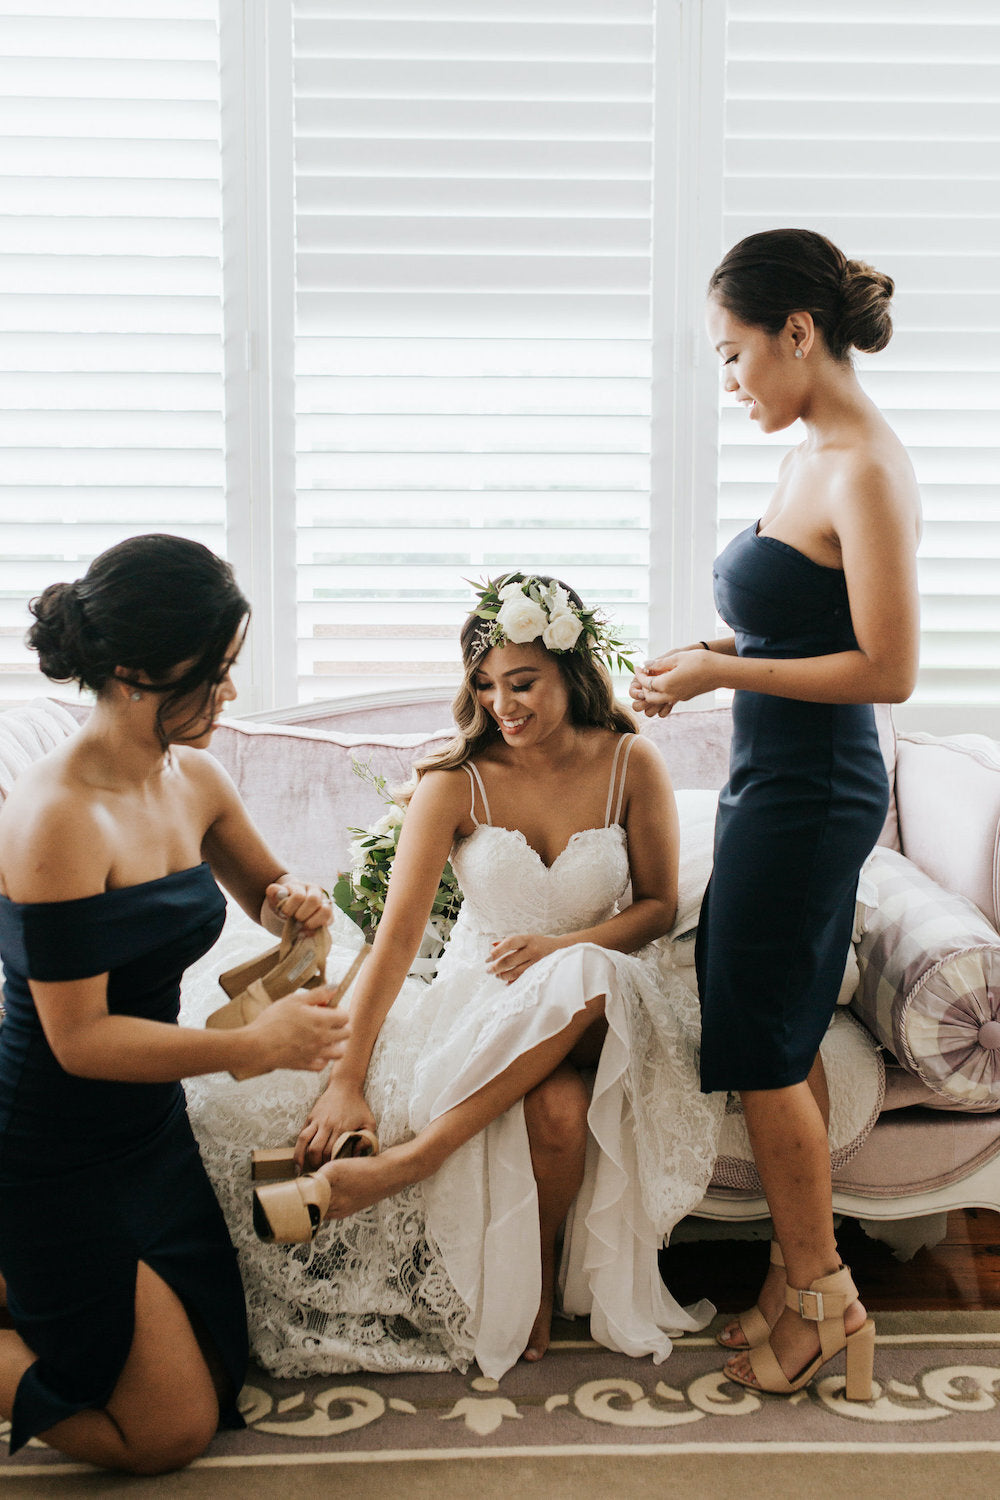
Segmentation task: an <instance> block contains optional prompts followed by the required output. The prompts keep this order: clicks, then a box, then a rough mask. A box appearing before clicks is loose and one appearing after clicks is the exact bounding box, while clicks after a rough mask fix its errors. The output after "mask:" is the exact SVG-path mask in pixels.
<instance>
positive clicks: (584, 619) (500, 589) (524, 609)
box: [469, 573, 635, 672]
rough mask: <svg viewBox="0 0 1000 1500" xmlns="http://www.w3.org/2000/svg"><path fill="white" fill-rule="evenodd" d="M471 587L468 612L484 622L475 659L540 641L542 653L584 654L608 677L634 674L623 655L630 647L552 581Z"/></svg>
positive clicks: (512, 580) (514, 578)
mask: <svg viewBox="0 0 1000 1500" xmlns="http://www.w3.org/2000/svg"><path fill="white" fill-rule="evenodd" d="M469 581H470V582H471V580H469ZM472 587H473V590H474V591H475V593H476V594H477V595H478V598H479V603H478V605H477V606H476V608H475V609H474V610H473V611H472V613H473V615H476V616H478V618H479V619H481V620H484V621H485V622H486V623H485V624H484V625H481V626H480V628H479V630H478V631H477V632H476V638H475V646H474V650H475V655H476V657H477V658H478V657H479V656H481V655H483V654H484V653H485V652H487V651H490V650H492V648H493V647H494V646H503V645H505V644H506V642H508V641H510V642H512V643H513V644H514V645H516V646H523V645H526V644H527V643H528V642H529V641H537V640H538V639H539V638H540V639H541V642H542V645H543V646H544V647H545V648H546V650H547V651H555V652H564V651H577V652H580V653H581V654H582V653H583V652H585V651H589V652H590V653H591V654H592V655H593V656H596V657H598V658H600V660H602V661H603V662H604V663H605V664H606V666H607V667H608V670H609V671H611V672H614V671H615V670H617V671H619V672H633V671H634V670H635V668H634V667H633V665H632V663H631V661H630V660H629V659H628V657H627V656H626V655H625V654H624V653H625V651H626V650H628V649H629V642H628V641H626V640H625V639H624V638H623V637H621V636H618V635H616V634H615V633H614V631H613V630H611V629H610V627H609V625H608V623H607V621H606V620H605V618H604V616H603V615H601V614H599V613H598V612H597V610H593V609H584V608H583V607H582V606H578V605H576V604H574V603H573V601H572V600H571V599H570V596H569V593H568V591H567V590H566V589H565V588H563V586H562V584H561V583H557V582H556V581H555V580H554V579H553V580H552V581H551V582H549V583H546V582H545V581H544V580H543V579H541V578H534V577H530V576H529V577H526V578H522V577H519V576H518V575H517V574H516V573H507V574H506V575H505V576H504V577H503V578H496V579H486V580H485V581H481V582H479V583H478V584H473V585H472Z"/></svg>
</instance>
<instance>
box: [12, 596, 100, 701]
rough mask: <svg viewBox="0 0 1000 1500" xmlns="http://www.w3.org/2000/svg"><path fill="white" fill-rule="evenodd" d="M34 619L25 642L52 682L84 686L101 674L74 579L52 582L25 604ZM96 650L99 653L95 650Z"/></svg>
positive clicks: (90, 684)
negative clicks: (71, 581) (72, 581)
mask: <svg viewBox="0 0 1000 1500" xmlns="http://www.w3.org/2000/svg"><path fill="white" fill-rule="evenodd" d="M28 608H29V610H30V611H31V613H32V614H33V615H34V617H35V623H34V625H32V627H31V629H30V630H29V631H28V645H29V646H31V647H32V649H33V650H35V651H37V652H38V665H39V666H40V667H41V669H42V671H43V672H44V673H45V675H46V677H48V678H50V679H51V681H53V682H79V683H80V684H81V685H83V686H86V687H93V686H96V684H95V683H93V682H92V681H91V678H92V677H93V676H94V675H95V674H94V668H95V667H97V673H96V675H97V676H100V675H101V672H100V667H99V665H98V663H97V662H96V661H95V660H94V657H95V652H94V649H93V648H94V643H93V642H92V641H91V640H90V639H88V631H87V624H86V619H85V616H84V612H83V605H82V604H81V603H80V598H79V595H78V593H77V588H76V584H75V583H51V584H49V587H48V588H47V589H45V590H44V592H43V593H42V594H40V595H39V597H38V598H37V599H32V601H31V603H30V604H29V605H28ZM96 654H99V653H96Z"/></svg>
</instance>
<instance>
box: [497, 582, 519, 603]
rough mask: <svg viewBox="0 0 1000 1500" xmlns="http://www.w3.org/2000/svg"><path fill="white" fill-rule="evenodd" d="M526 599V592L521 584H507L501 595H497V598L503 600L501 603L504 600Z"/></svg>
mask: <svg viewBox="0 0 1000 1500" xmlns="http://www.w3.org/2000/svg"><path fill="white" fill-rule="evenodd" d="M524 597H525V595H524V591H523V589H522V588H521V585H520V584H519V583H505V584H504V586H503V588H502V589H501V590H500V592H499V594H497V598H498V599H499V600H501V602H502V601H503V600H504V599H515V598H520V599H523V598H524Z"/></svg>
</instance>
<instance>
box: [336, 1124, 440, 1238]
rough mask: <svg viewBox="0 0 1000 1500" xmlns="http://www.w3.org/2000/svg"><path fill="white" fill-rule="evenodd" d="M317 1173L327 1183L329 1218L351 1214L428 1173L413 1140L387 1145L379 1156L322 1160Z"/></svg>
mask: <svg viewBox="0 0 1000 1500" xmlns="http://www.w3.org/2000/svg"><path fill="white" fill-rule="evenodd" d="M317 1175H322V1176H323V1177H325V1178H326V1180H327V1182H328V1183H329V1184H330V1207H329V1208H328V1209H327V1211H326V1217H327V1218H328V1219H347V1218H349V1217H350V1215H351V1214H356V1213H360V1211H361V1209H363V1208H371V1206H372V1204H373V1203H381V1201H382V1199H383V1198H391V1197H392V1196H393V1194H394V1193H401V1192H402V1190H403V1188H405V1187H409V1186H410V1184H411V1183H414V1182H419V1181H420V1179H421V1178H422V1177H425V1176H426V1175H427V1173H426V1171H425V1170H424V1169H423V1165H422V1162H421V1158H420V1156H419V1154H418V1152H417V1151H416V1150H415V1148H414V1143H413V1141H404V1142H403V1144H402V1145H399V1146H390V1147H389V1148H388V1150H386V1151H382V1152H380V1153H379V1155H378V1156H348V1157H338V1159H337V1160H336V1161H328V1162H324V1164H323V1166H321V1167H320V1168H319V1169H318V1173H317Z"/></svg>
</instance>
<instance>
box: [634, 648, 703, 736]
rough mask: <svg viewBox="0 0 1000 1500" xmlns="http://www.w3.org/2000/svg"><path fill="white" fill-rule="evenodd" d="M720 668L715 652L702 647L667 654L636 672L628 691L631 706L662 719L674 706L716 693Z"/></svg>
mask: <svg viewBox="0 0 1000 1500" xmlns="http://www.w3.org/2000/svg"><path fill="white" fill-rule="evenodd" d="M717 666H718V663H717V661H716V659H715V652H713V651H705V650H704V649H703V648H702V647H700V646H696V647H694V648H693V649H690V648H689V649H687V650H684V651H668V652H667V653H666V655H664V656H658V657H656V658H655V659H654V660H653V661H649V662H647V663H646V665H645V667H642V668H640V670H639V671H638V672H636V674H635V676H634V677H633V679H632V684H631V687H630V688H629V695H630V697H631V699H632V707H633V709H634V710H635V712H636V713H644V714H645V715H646V716H647V718H653V717H654V716H656V715H659V716H660V717H661V718H663V717H665V716H666V715H667V714H668V713H669V712H670V710H671V709H672V708H673V706H674V704H675V703H686V702H687V701H688V699H689V698H697V697H698V696H699V694H701V693H711V692H714V690H715V689H716V688H717V687H719V686H720V683H719V680H718V672H717Z"/></svg>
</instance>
